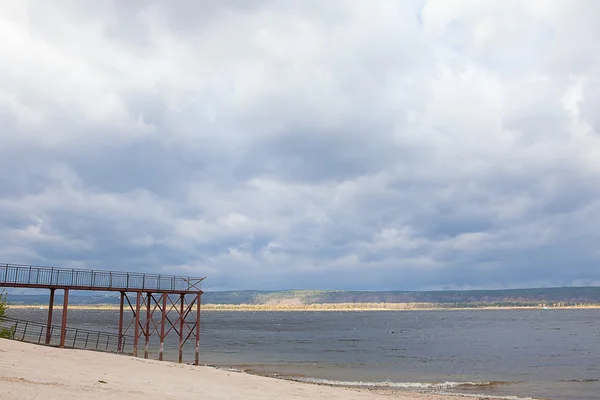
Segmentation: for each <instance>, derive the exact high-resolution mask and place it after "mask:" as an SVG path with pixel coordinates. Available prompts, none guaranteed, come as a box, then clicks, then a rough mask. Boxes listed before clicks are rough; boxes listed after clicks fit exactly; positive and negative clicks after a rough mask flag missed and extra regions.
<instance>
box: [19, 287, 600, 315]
mask: <svg viewBox="0 0 600 400" xmlns="http://www.w3.org/2000/svg"><path fill="white" fill-rule="evenodd" d="M40 293H43V294H35V295H31V294H29V295H24V294H10V298H9V300H10V302H11V307H18V306H24V305H29V306H38V307H39V306H41V307H44V306H47V304H48V294H47V293H44V292H40ZM60 303H62V296H61V295H60V294H58V293H57V295H56V298H55V304H60ZM69 303H70V305H73V306H79V307H87V308H100V307H104V308H106V307H109V308H110V307H114V306H118V304H119V294H118V293H106V292H95V293H92V294H90V295H77V294H76V293H74V294H72V295H71V296H70V298H69ZM598 305H600V287H594V286H590V287H559V288H534V289H502V290H441V291H421V292H417V291H343V290H283V291H260V290H241V291H219V292H210V291H207V292H205V293H204V294H203V295H202V306H203V307H204V309H208V310H213V309H214V310H367V309H368V310H424V309H473V308H476V309H478V308H487V309H489V308H556V307H578V308H581V307H597V306H598Z"/></svg>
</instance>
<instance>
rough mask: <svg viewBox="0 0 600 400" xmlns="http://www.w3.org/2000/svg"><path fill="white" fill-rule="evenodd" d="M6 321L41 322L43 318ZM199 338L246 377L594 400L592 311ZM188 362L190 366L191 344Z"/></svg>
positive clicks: (259, 317) (238, 323)
mask: <svg viewBox="0 0 600 400" xmlns="http://www.w3.org/2000/svg"><path fill="white" fill-rule="evenodd" d="M57 311H58V310H57ZM9 314H10V316H13V317H17V318H23V319H31V320H38V321H44V319H45V316H46V311H44V310H16V309H13V310H10V312H9ZM59 315H60V313H59V312H57V313H56V314H55V317H54V318H59ZM55 321H59V319H55ZM117 321H118V312H116V311H82V310H72V311H70V312H69V325H71V326H78V327H85V328H88V329H98V330H104V331H111V332H115V331H116V327H117ZM201 334H202V338H201V345H200V348H201V361H202V363H204V364H211V365H217V366H227V367H233V368H238V369H242V370H246V371H248V372H252V373H261V374H279V375H283V376H288V377H294V378H295V379H300V380H308V381H322V382H328V383H333V384H339V385H354V386H379V387H384V388H390V389H393V388H403V389H427V390H432V391H439V390H441V391H447V392H461V393H473V394H475V393H481V394H485V395H488V396H491V395H495V396H519V397H527V396H531V397H539V398H549V399H557V400H567V399H572V400H597V399H600V382H599V381H598V379H599V378H600V310H597V309H593V310H560V309H550V310H469V311H448V310H444V311H390V312H387V311H375V312H373V311H360V312H265V311H257V312H252V311H243V312H235V311H203V313H202V329H201ZM151 345H152V347H153V350H157V349H158V346H157V344H156V343H152V344H151ZM176 349H177V339H176V336H175V335H173V336H172V337H171V339H170V341H169V342H168V343H167V344H166V352H167V356H166V358H168V359H172V360H174V359H176V358H177V350H176ZM152 356H153V357H156V352H155V351H154V352H153V353H152ZM185 358H186V360H188V361H192V360H193V343H192V342H190V343H189V346H188V347H187V348H186V354H185ZM458 383H469V384H466V385H460V386H457V384H458Z"/></svg>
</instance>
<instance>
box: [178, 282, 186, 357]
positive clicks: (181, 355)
mask: <svg viewBox="0 0 600 400" xmlns="http://www.w3.org/2000/svg"><path fill="white" fill-rule="evenodd" d="M179 296H180V298H179V303H180V304H179V362H180V363H182V362H183V324H184V323H185V321H184V318H185V316H184V310H183V306H184V302H185V295H184V294H180V295H179Z"/></svg>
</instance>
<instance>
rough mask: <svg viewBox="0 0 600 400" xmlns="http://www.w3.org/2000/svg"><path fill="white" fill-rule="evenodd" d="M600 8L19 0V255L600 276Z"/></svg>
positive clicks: (13, 148) (236, 279) (397, 283)
mask: <svg viewBox="0 0 600 400" xmlns="http://www.w3.org/2000/svg"><path fill="white" fill-rule="evenodd" d="M598 38H600V4H599V3H598V2H596V1H595V0H589V1H585V0H580V1H577V0H564V1H561V0H556V1H546V0H540V1H526V0H525V1H524V0H515V1H511V0H499V1H480V0H452V1H447V0H427V1H424V0H418V1H386V0H381V1H378V0H370V1H366V0H327V1H321V0H314V1H313V0H302V1H300V0H298V1H293V0H289V1H288V0H222V1H216V0H215V1H209V0H207V1H203V2H200V1H183V0H182V1H169V2H165V1H158V0H156V1H134V0H129V1H117V0H114V1H96V2H90V1H88V2H81V1H75V0H71V1H66V0H64V1H59V0H56V1H52V2H49V1H26V0H21V1H11V0H0V262H13V263H33V264H37V265H55V266H65V267H69V268H71V267H88V268H104V269H116V270H130V271H147V272H160V273H172V274H185V275H192V276H208V278H207V280H206V281H205V286H204V288H205V289H209V290H210V289H213V290H217V289H279V288H327V289H431V288H498V287H527V286H542V285H544V286H549V285H589V284H600V40H598Z"/></svg>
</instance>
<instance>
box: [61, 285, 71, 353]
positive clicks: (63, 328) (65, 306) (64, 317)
mask: <svg viewBox="0 0 600 400" xmlns="http://www.w3.org/2000/svg"><path fill="white" fill-rule="evenodd" d="M68 307H69V289H65V299H64V300H63V312H62V324H61V328H60V348H61V349H62V348H64V347H65V338H66V337H67V309H68Z"/></svg>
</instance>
